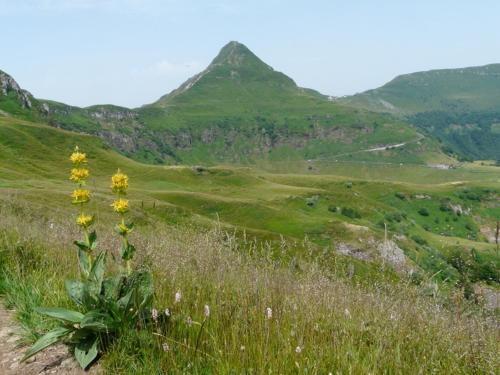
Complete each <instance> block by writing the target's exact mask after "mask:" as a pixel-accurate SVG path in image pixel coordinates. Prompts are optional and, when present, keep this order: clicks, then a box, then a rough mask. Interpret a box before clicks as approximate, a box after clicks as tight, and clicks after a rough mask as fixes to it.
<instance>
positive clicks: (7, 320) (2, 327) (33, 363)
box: [0, 301, 99, 375]
mask: <svg viewBox="0 0 500 375" xmlns="http://www.w3.org/2000/svg"><path fill="white" fill-rule="evenodd" d="M19 339H20V336H19V328H18V327H17V326H16V323H15V320H14V317H13V313H12V312H11V311H8V310H6V309H5V308H4V307H3V305H2V304H1V301H0V374H1V375H35V374H36V375H39V374H40V375H47V374H62V375H84V374H98V373H99V371H98V370H97V368H92V369H91V370H90V371H87V372H84V371H83V370H81V369H80V368H79V366H78V364H77V363H76V362H75V361H74V360H73V358H72V357H71V355H70V353H69V352H68V349H67V348H66V346H64V345H54V346H52V347H50V348H48V349H46V350H45V351H43V352H41V353H39V354H37V355H36V356H34V357H31V358H30V359H29V360H28V361H27V362H25V363H21V362H20V360H21V358H22V357H23V354H24V352H25V351H26V349H27V348H26V347H25V346H20V345H19V344H18V342H19Z"/></svg>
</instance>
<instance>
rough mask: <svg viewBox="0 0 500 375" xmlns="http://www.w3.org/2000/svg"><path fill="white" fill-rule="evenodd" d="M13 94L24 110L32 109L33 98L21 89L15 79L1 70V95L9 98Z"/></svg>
mask: <svg viewBox="0 0 500 375" xmlns="http://www.w3.org/2000/svg"><path fill="white" fill-rule="evenodd" d="M11 92H13V93H14V95H15V96H16V97H17V99H18V101H19V104H20V105H21V106H22V107H23V108H31V107H32V105H33V104H32V100H33V96H32V95H31V94H30V93H29V92H28V91H26V90H23V89H22V88H21V87H19V85H18V84H17V82H16V81H15V80H14V78H12V77H11V76H9V75H8V74H7V73H4V72H2V71H1V70H0V95H3V96H7V95H9V93H11Z"/></svg>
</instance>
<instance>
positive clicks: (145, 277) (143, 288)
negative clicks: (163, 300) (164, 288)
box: [131, 270, 154, 309]
mask: <svg viewBox="0 0 500 375" xmlns="http://www.w3.org/2000/svg"><path fill="white" fill-rule="evenodd" d="M131 281H132V288H133V289H134V298H135V303H136V305H137V306H136V308H138V309H141V308H144V307H147V306H148V305H149V304H150V303H151V301H152V299H153V293H154V285H153V275H152V274H151V272H149V271H144V270H143V271H136V272H134V273H133V274H132V280H131Z"/></svg>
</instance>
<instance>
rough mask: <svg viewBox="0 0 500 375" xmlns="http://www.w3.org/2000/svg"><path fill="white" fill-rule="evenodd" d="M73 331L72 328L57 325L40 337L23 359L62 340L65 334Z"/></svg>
mask: <svg viewBox="0 0 500 375" xmlns="http://www.w3.org/2000/svg"><path fill="white" fill-rule="evenodd" d="M72 331H73V329H71V328H66V327H57V328H54V329H53V330H52V331H49V332H47V333H46V334H45V335H43V336H42V337H40V338H39V339H38V341H37V342H35V343H34V344H33V346H32V347H31V348H30V349H29V350H28V351H27V352H26V353H25V354H24V357H23V359H22V361H25V360H27V359H28V358H30V357H32V356H34V355H35V354H36V353H38V352H40V351H42V350H43V349H45V348H47V347H49V346H51V345H53V344H55V343H56V342H58V341H60V340H61V339H62V338H63V337H64V336H66V335H68V334H70V333H71V332H72Z"/></svg>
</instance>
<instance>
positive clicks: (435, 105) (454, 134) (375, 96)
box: [338, 64, 500, 160]
mask: <svg viewBox="0 0 500 375" xmlns="http://www.w3.org/2000/svg"><path fill="white" fill-rule="evenodd" d="M338 102H339V103H342V104H346V105H350V106H353V107H356V108H364V109H368V110H371V111H377V112H387V113H392V114H396V115H398V116H402V117H403V118H406V119H407V121H409V122H410V123H413V124H415V125H416V126H418V127H419V128H420V129H421V130H422V131H424V132H426V133H427V134H428V135H430V136H433V137H435V138H437V139H439V140H440V141H441V142H442V143H443V145H444V149H445V151H447V152H448V153H452V154H457V155H459V156H460V157H463V158H466V159H493V160H500V147H499V145H500V134H499V132H498V131H497V124H498V123H499V122H500V120H499V119H500V64H491V65H485V66H480V67H470V68H462V69H442V70H430V71H427V72H418V73H412V74H405V75H401V76H398V77H396V78H394V79H393V80H392V81H390V82H388V83H387V84H385V85H384V86H382V87H379V88H377V89H374V90H368V91H366V92H363V93H361V94H356V95H353V96H350V97H346V98H341V99H339V100H338Z"/></svg>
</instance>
